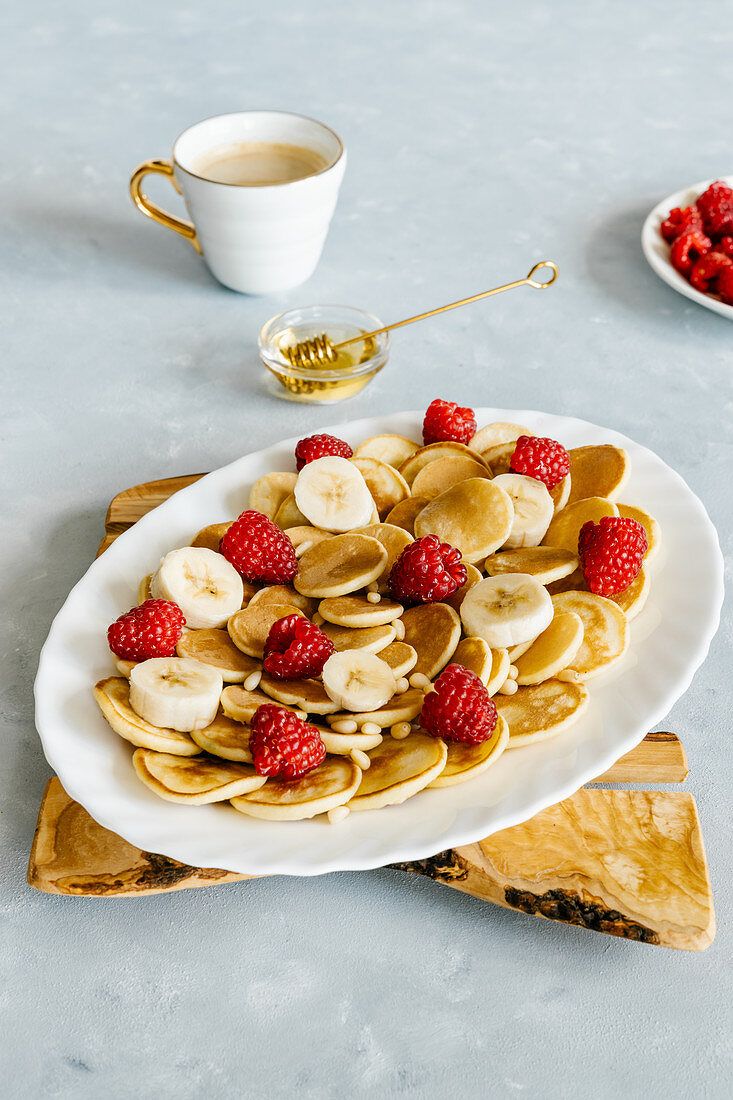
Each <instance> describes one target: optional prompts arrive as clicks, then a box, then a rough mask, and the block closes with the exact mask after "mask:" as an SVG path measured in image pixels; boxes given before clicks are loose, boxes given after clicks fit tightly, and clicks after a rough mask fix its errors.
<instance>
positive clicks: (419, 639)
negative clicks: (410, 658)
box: [402, 603, 461, 680]
mask: <svg viewBox="0 0 733 1100" xmlns="http://www.w3.org/2000/svg"><path fill="white" fill-rule="evenodd" d="M402 622H403V624H404V627H405V637H404V639H403V640H404V641H405V642H406V643H407V645H410V646H412V648H413V649H414V650H415V652H416V653H417V661H416V662H415V668H414V670H413V671H414V672H419V673H422V674H423V676H427V678H428V680H433V679H435V677H436V676H437V675H438V673H439V672H440V670H441V669H442V668H444V667H445V666H446V665H447V664H448V662H449V661H450V659H451V657H452V656H453V654H454V653H455V649H456V646H457V645H458V642H459V641H460V638H461V620H460V618H459V617H458V613H457V612H456V611H454V610H453V608H452V607H449V606H448V604H447V603H421V604H417V606H416V607H408V609H407V611H405V613H404V615H403V616H402Z"/></svg>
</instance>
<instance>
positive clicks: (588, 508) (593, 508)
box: [542, 497, 618, 554]
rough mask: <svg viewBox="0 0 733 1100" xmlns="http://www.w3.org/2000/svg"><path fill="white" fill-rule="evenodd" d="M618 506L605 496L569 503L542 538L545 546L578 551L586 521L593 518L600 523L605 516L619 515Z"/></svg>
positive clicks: (575, 552)
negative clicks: (579, 536) (581, 532)
mask: <svg viewBox="0 0 733 1100" xmlns="http://www.w3.org/2000/svg"><path fill="white" fill-rule="evenodd" d="M617 515H618V508H617V507H616V505H615V504H612V503H611V501H610V500H606V499H605V497H584V498H583V500H576V501H575V502H574V503H573V504H568V505H567V507H566V508H563V510H562V512H558V514H557V515H556V516H555V518H554V519H553V521H552V523H551V524H550V526H549V527H548V528H547V534H546V535H545V537H544V538H543V540H542V545H543V546H554V547H556V548H559V549H561V550H569V551H570V552H571V553H573V554H577V552H578V535H579V534H580V528H581V527H582V526H583V524H584V523H587V522H588V521H589V520H592V521H593V523H598V521H599V520H600V519H602V518H603V517H604V516H617Z"/></svg>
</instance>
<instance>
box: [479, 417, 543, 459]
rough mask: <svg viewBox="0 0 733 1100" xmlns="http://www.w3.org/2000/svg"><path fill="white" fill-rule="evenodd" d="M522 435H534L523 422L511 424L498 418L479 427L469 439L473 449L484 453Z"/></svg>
mask: <svg viewBox="0 0 733 1100" xmlns="http://www.w3.org/2000/svg"><path fill="white" fill-rule="evenodd" d="M520 435H529V436H533V435H534V432H531V431H530V430H529V428H523V427H522V425H521V424H510V423H508V422H507V421H506V420H497V421H495V422H494V423H493V424H487V425H486V427H485V428H479V430H478V431H477V432H476V434H475V435H474V436H472V437H471V439H469V441H468V445H469V447H470V448H471V450H472V451H478V453H479V454H482V453H483V452H484V451H488V449H489V448H490V447H500V446H502V444H504V445H506V444H507V443H516V441H517V440H518V439H519V437H520Z"/></svg>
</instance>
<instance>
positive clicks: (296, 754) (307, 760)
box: [249, 703, 326, 779]
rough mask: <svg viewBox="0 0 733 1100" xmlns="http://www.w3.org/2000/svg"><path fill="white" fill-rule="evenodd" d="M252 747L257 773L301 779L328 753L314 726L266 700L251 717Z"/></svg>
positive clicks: (250, 740)
mask: <svg viewBox="0 0 733 1100" xmlns="http://www.w3.org/2000/svg"><path fill="white" fill-rule="evenodd" d="M251 726H252V732H251V734H250V738H249V748H250V752H251V753H252V761H253V763H254V766H255V771H256V772H257V774H258V775H276V776H278V777H279V778H280V779H299V778H300V777H301V775H305V774H306V772H309V771H312V769H313V768H317V767H318V765H319V764H320V763H321V762H322V761H323V759H324V757H325V755H326V746H325V745H324V744H323V741H321V738H320V736H319V734H318V730H317V729H316V728H315V726H309V725H308V723H307V722H304V721H303V720H302V718H298V717H297V715H295V714H294V713H293V711H292V710H287V709H286V708H285V707H278V706H275V704H274V703H264V704H263V705H262V706H261V707H258V708H257V710H256V711H255V712H254V715H253V716H252V723H251Z"/></svg>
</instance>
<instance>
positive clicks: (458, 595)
mask: <svg viewBox="0 0 733 1100" xmlns="http://www.w3.org/2000/svg"><path fill="white" fill-rule="evenodd" d="M464 565H465V566H466V583H465V584H464V585H461V587H460V588H459V589H458V590H457V591H456V592H454V593H453V595H452V596H446V598H445V599H444V600H443V603H447V604H450V606H451V607H452V608H453V610H454V611H460V610H461V604H462V603H463V600H464V597H465V595H466V593H467V592H470V590H471V589H472V588H473V586H474V585H475V584H478V582H479V581H482V580H483V579H484V578H483V577H482V575H481V573H480V572H479V570H478V569H477V568H476V566H475V565H469V564H468V562H464Z"/></svg>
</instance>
